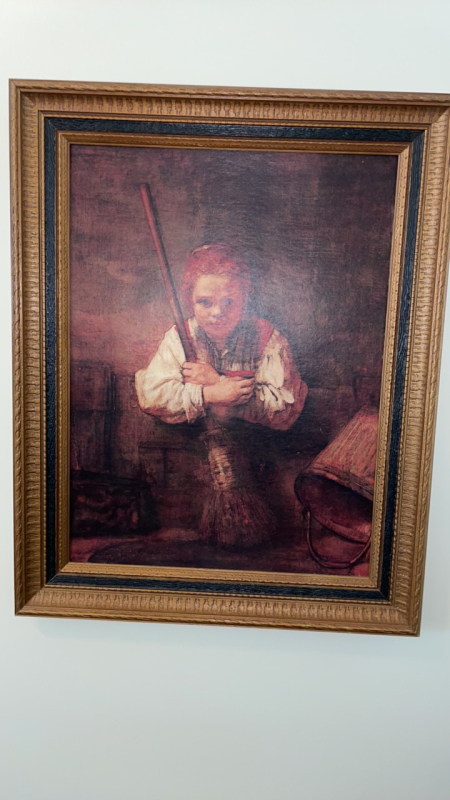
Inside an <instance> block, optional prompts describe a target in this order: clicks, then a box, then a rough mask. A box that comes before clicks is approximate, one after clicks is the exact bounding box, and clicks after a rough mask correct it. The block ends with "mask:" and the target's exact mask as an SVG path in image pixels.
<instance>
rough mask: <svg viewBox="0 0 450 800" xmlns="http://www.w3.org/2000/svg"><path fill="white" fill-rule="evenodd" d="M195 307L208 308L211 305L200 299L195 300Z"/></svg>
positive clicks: (208, 301) (207, 301)
mask: <svg viewBox="0 0 450 800" xmlns="http://www.w3.org/2000/svg"><path fill="white" fill-rule="evenodd" d="M197 305H199V306H203V307H204V308H210V306H211V305H212V303H211V302H210V300H206V299H204V298H202V299H201V300H197Z"/></svg>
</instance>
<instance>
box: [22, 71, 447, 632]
mask: <svg viewBox="0 0 450 800" xmlns="http://www.w3.org/2000/svg"><path fill="white" fill-rule="evenodd" d="M449 115H450V97H449V96H443V95H420V96H419V95H414V94H409V95H400V94H373V93H372V94H366V93H344V92H341V93H339V92H307V91H302V92H301V91H291V90H289V91H278V90H277V91H275V90H261V89H226V88H211V87H209V88H195V87H194V88H192V87H191V88H188V87H173V86H144V85H137V86H129V85H110V84H88V83H85V84H74V83H60V82H53V83H48V82H39V81H37V82H34V81H12V82H11V171H12V238H13V278H14V310H15V316H14V347H15V356H14V359H15V360H14V367H15V369H14V381H15V384H14V390H15V417H14V422H15V478H16V480H15V537H16V609H17V612H18V613H20V614H35V615H57V616H76V617H87V618H92V617H101V618H114V619H131V620H153V621H158V620H159V621H176V622H198V623H224V624H236V625H262V626H267V627H270V626H275V627H287V628H315V629H327V630H329V629H335V630H345V631H361V632H376V633H398V634H417V633H418V631H419V624H420V609H421V599H422V587H423V572H424V558H425V544H426V529H427V512H428V503H429V493H430V474H431V464H432V451H433V433H434V420H435V412H436V399H437V386H438V371H439V358H440V344H441V333H442V324H443V303H444V293H445V284H446V269H447V259H448V240H449V224H448V221H449V166H448V165H449V133H448V132H449Z"/></svg>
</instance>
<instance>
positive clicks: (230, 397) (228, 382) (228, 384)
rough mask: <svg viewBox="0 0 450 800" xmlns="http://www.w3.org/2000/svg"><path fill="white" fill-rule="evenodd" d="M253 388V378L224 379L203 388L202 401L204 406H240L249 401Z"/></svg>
mask: <svg viewBox="0 0 450 800" xmlns="http://www.w3.org/2000/svg"><path fill="white" fill-rule="evenodd" d="M254 387H255V379H254V378H237V377H235V378H224V379H223V380H219V382H218V383H214V384H213V385H209V386H205V387H204V389H203V399H204V401H205V404H206V405H214V404H218V405H222V406H242V405H244V404H245V403H248V401H249V400H250V398H251V396H252V394H253V389H254Z"/></svg>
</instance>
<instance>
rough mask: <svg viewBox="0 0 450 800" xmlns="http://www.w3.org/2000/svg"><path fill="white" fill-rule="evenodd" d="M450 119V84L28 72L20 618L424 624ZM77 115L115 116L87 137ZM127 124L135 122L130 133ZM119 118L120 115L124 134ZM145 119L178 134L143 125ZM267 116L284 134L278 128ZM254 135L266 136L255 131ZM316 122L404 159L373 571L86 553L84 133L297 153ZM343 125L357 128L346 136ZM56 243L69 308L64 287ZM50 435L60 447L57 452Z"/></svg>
mask: <svg viewBox="0 0 450 800" xmlns="http://www.w3.org/2000/svg"><path fill="white" fill-rule="evenodd" d="M449 119H450V95H426V94H391V93H374V92H370V93H364V92H324V91H320V92H312V91H291V90H288V91H280V90H263V89H231V88H214V87H202V88H199V87H178V86H145V85H125V84H123V85H122V84H100V83H99V84H96V83H64V82H45V81H12V82H11V180H12V242H13V293H14V329H13V337H14V398H15V406H14V455H15V462H14V463H15V574H16V611H17V613H20V614H34V615H53V616H70V617H84V618H95V617H100V618H113V619H128V620H155V621H156V620H159V621H176V622H191V623H192V622H201V623H223V624H233V625H261V626H266V627H269V626H274V627H284V628H313V629H322V630H331V629H334V630H340V631H360V632H374V633H398V634H418V632H419V625H420V612H421V602H422V590H423V575H424V559H425V546H426V532H427V517H428V506H429V496H430V482H431V467H432V455H433V439H434V426H435V416H436V402H437V391H438V378H439V362H440V350H441V339H442V329H443V306H444V297H445V286H446V277H447V262H448V247H449V186H450V181H449V177H450V175H449V172H450V170H449V155H450V138H449ZM63 120H65V121H66V122H65V123H64V124H63V122H62V121H63ZM74 120H75V121H85V120H97V121H103V122H102V123H101V124H100V122H99V123H98V124H97V130H95V131H91V132H86V131H80V130H79V127H78V128H77V126H76V125H73V124H72V123H73V121H74ZM71 121H72V122H71ZM123 121H127V122H128V123H130V124H131V123H133V125H134V128H133V130H131V129H130V130H128V131H125V132H124V131H123V130H120V127H121V126H120V125H119V124H118V123H121V122H123ZM111 122H114V123H116V124H115V126H114V125H113V126H110V127H111V130H108V124H109V123H111ZM139 122H146V123H150V122H153V123H154V122H159V123H165V127H164V129H163V128H161V129H160V130H159V133H158V132H156V133H153V134H152V133H150V134H149V133H148V132H147V133H146V132H143V133H141V132H139V126H138V125H137V124H136V123H139ZM175 123H183V124H187V123H189V124H190V125H191V128H192V125H193V124H194V123H195V124H197V126H201V125H205V124H206V123H207V124H208V125H209V128H208V131H209V133H208V136H209V137H210V138H209V139H208V138H205V136H204V135H202V134H201V133H200V134H199V132H198V131H199V130H200V127H198V130H197V132H196V131H195V130H194V131H193V132H191V133H188V134H182V133H180V132H179V131H178V133H177V134H176V136H175V137H174V136H173V134H172V128H171V127H170V126H171V125H173V124H175ZM49 125H50V126H51V125H53V127H54V128H55V133H54V135H55V137H56V139H55V142H56V145H55V150H54V152H55V153H56V165H55V170H56V172H55V174H56V183H55V186H54V190H53V195H52V198H50V202H51V203H52V204H53V208H54V212H55V216H54V220H55V224H54V226H53V227H52V228H51V229H50V228H49V227H48V219H46V214H47V216H48V212H46V209H48V202H49V198H48V197H47V198H46V196H45V192H46V191H47V192H48V188H47V187H46V183H45V170H46V165H47V164H48V158H49V157H50V156H49V152H50V151H46V131H47V132H48V131H49V130H50V128H49ZM71 125H72V127H71ZM55 126H56V127H55ZM58 126H59V127H58ZM102 126H103V127H102ZM262 126H266V128H265V130H267V126H269V127H270V129H271V130H272V131H273V133H272V134H271V135H269V138H267V137H266V138H264V136H265V135H264V136H262V134H261V131H263V127H262ZM81 127H82V126H81ZM131 127H133V126H131ZM281 127H283V129H284V130H288V129H289V130H291V132H293V133H292V135H291V137H290V136H289V131H288V133H287V134H286V135H284V137H283V138H282V139H280V137H278V136H277V131H279V130H281ZM113 128H114V130H113ZM244 129H245V131H246V134H247V137H250V145H249V141H248V140H247V141H245V140H244V139H243V138H242V137H241V136H240V134H239V131H244ZM306 129H308V130H314V131H315V132H316V133H315V134H314V136H313V137H312V138H307V137H306V138H303V140H302V142H301V144H299V143H298V141H296V144H295V147H297V148H298V149H303V150H312V151H316V152H317V151H321V152H324V151H325V152H333V151H334V152H370V153H392V154H396V155H397V156H398V159H399V160H398V179H397V192H396V209H395V224H394V235H393V242H392V256H391V272H390V290H389V301H388V317H387V325H386V338H385V350H384V372H383V379H382V399H381V406H380V433H379V440H378V461H377V474H376V487H375V499H374V523H373V555H372V558H371V566H370V575H369V577H368V578H367V579H366V578H364V579H363V578H345V579H344V578H342V577H339V578H336V577H333V576H325V577H324V576H317V575H316V576H298V575H296V576H292V575H286V574H284V575H278V574H275V573H273V574H269V573H248V572H246V573H244V574H238V575H236V574H231V573H230V572H226V571H213V570H178V571H176V570H164V569H161V568H152V567H119V566H114V565H93V564H71V563H70V562H69V559H68V536H69V534H68V513H67V507H68V442H69V431H68V323H67V304H68V291H69V285H68V266H67V265H68V238H69V228H68V210H67V208H68V203H67V190H68V182H69V170H68V152H69V148H70V144H71V142H78V143H82V142H89V143H95V142H109V143H112V144H114V143H117V144H121V143H135V144H139V143H141V142H142V141H143V140H145V141H146V142H148V141H149V139H148V137H149V136H153V141H154V144H156V145H157V144H158V143H159V144H161V143H164V146H170V144H171V143H172V144H173V143H174V141H176V144H177V146H183V144H184V145H189V146H191V147H197V146H200V147H201V146H205V143H208V142H210V141H211V140H213V141H214V142H215V144H216V146H217V141H218V139H217V137H219V139H220V142H222V146H223V145H224V144H227V146H230V143H231V146H232V147H236V148H237V147H249V146H251V147H252V148H257V147H260V148H266V147H271V148H272V147H278V148H281V149H283V148H291V149H292V147H293V146H294V144H293V138H292V137H293V136H294V133H295V135H297V136H298V135H299V131H301V130H304V131H305V130H306ZM338 130H339V131H341V132H342V131H343V132H344V133H342V135H341V134H339V136H340V138H339V137H337V134H336V131H338ZM161 131H162V133H161ZM367 131H372V133H373V135H371V136H369V135H367V136H366V135H365V133H364V132H367ZM158 137H159V138H158ZM211 137H212V139H211ZM294 138H295V136H294ZM219 146H220V145H219ZM419 151H420V152H419ZM411 198H413V199H411ZM46 202H47V205H46ZM53 237H54V253H55V259H56V292H55V298H54V302H53V300H52V294H51V292H50V291H49V285H48V252H49V250H48V242H49V238H53ZM52 246H53V245H52ZM408 270H409V273H408V274H409V277H408V281H409V283H408V287H407V288H408V292H409V294H408V293H407V294H408V297H407V299H406V300H405V297H406V294H405V292H406V289H405V286H406V277H405V276H406V275H407V272H408ZM49 320H50V323H51V324H53V325H54V326H56V346H55V348H54V350H52V349H51V348H50V349H49V343H48V342H46V331H47V330H48V325H49ZM49 375H50V376H52V380H51V381H49ZM52 387H53V388H52ZM52 391H54V398H51V397H50V396H49V393H50V394H51V392H52ZM51 403H53V406H52V407H54V409H55V413H54V416H53V417H52V416H51V415H49V413H48V409H49V407H50V405H51ZM52 437H53V438H52ZM50 439H51V440H52V441H53V442H56V446H55V460H54V463H53V461H52V458H49V454H50V455H51V450H49V447H48V442H49V441H50ZM393 465H394V467H395V469H394V468H393ZM394 473H395V474H394ZM51 520H53V523H52V525H50V521H51ZM50 528H52V529H53V530H54V535H53V538H49V533H48V531H49V530H50ZM387 553H388V557H387V556H386V554H387ZM52 565H53V566H52Z"/></svg>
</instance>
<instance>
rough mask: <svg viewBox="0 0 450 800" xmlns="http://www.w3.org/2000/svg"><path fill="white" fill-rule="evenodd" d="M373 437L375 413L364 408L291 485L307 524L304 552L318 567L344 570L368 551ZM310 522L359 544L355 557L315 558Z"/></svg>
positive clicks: (376, 423) (376, 433)
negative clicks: (306, 551) (341, 559)
mask: <svg viewBox="0 0 450 800" xmlns="http://www.w3.org/2000/svg"><path fill="white" fill-rule="evenodd" d="M377 436H378V411H377V409H375V408H371V407H369V406H365V407H364V408H362V409H361V410H360V411H358V413H357V414H356V415H355V416H354V417H353V418H352V419H351V420H350V422H349V423H348V424H347V425H346V426H345V428H344V429H343V430H342V431H341V432H340V433H339V434H338V436H336V438H335V439H333V441H332V442H331V443H330V444H329V445H327V447H326V448H325V449H324V450H322V452H321V453H319V455H318V456H317V457H316V458H315V459H314V461H312V462H311V464H310V465H309V467H307V468H306V470H305V471H304V472H303V473H301V474H300V475H299V476H298V478H297V480H296V482H295V492H296V494H297V497H298V499H299V500H300V502H301V504H302V506H303V514H304V517H305V519H306V524H307V542H308V548H309V551H310V554H311V556H312V557H313V558H314V560H315V561H316V562H317V563H318V564H320V565H321V566H322V567H326V568H331V569H347V568H348V567H351V566H353V565H354V564H356V563H357V562H358V561H360V559H361V558H362V557H363V556H364V555H365V553H366V552H367V550H368V549H369V547H370V538H371V532H372V505H373V490H374V481H375V464H376V452H377ZM312 521H315V522H317V523H319V524H320V525H321V526H323V527H324V528H326V529H328V530H329V531H332V532H333V533H334V534H336V535H337V536H340V537H341V538H342V539H345V540H346V541H347V542H354V543H355V545H359V547H358V550H357V553H356V554H355V556H354V557H352V558H351V559H349V560H347V561H335V560H333V559H331V558H329V557H327V556H326V555H323V556H322V555H320V554H319V553H318V552H317V550H316V549H315V547H314V546H313V544H312V540H311V522H312Z"/></svg>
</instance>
